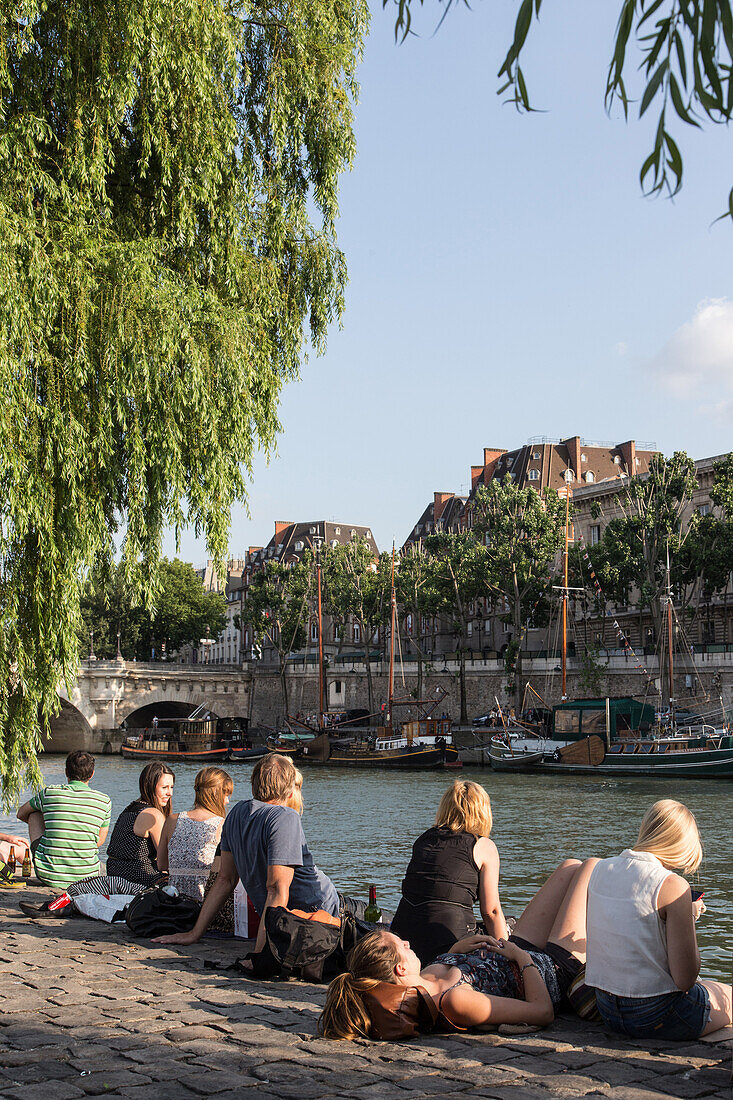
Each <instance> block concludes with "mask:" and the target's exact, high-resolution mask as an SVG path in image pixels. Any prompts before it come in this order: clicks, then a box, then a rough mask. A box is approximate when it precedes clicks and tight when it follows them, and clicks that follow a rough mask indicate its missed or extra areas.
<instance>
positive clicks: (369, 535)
mask: <svg viewBox="0 0 733 1100" xmlns="http://www.w3.org/2000/svg"><path fill="white" fill-rule="evenodd" d="M366 537H367V538H368V539H370V538H371V537H372V533H371V531H367V533H366Z"/></svg>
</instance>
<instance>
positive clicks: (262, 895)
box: [221, 798, 339, 917]
mask: <svg viewBox="0 0 733 1100" xmlns="http://www.w3.org/2000/svg"><path fill="white" fill-rule="evenodd" d="M221 850H222V851H223V852H231V854H232V856H233V857H234V862H235V864H236V867H237V872H238V874H239V877H240V879H241V880H242V885H243V886H244V888H245V890H246V891H247V894H248V895H249V897H250V898H251V899H252V904H253V905H254V907H255V909H256V910H257V912H258V913H261V912H262V910H263V909H264V907H265V901H266V899H267V868H268V867H271V866H274V865H278V866H281V867H292V868H293V881H292V882H291V884H290V896H289V899H288V906H289V908H290V909H303V910H304V911H305V912H307V913H311V912H314V911H315V910H316V909H325V911H326V912H327V913H331V914H332V916H334V917H337V916H338V914H339V899H338V894H337V893H336V887H335V886H334V884H333V883H332V882H331V880H330V878H328V876H327V875H324V873H323V871H319V870H318V868H317V867H316V865H315V863H314V862H313V856H312V855H311V854H310V851H309V850H308V845H307V844H306V842H305V835H304V833H303V826H302V824H301V821H300V815H299V814H298V813H297V812H296V811H295V810H291V809H290V807H289V806H273V805H271V804H270V803H269V802H258V801H257V799H256V798H250V799H248V801H246V802H238V803H237V805H236V806H234V808H233V809H231V810H230V811H229V813H228V814H227V816H226V818H225V820H224V826H223V828H222V831H221Z"/></svg>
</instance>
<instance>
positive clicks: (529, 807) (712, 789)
mask: <svg viewBox="0 0 733 1100" xmlns="http://www.w3.org/2000/svg"><path fill="white" fill-rule="evenodd" d="M63 762H64V758H63V757H60V756H47V757H44V758H43V771H44V776H45V779H46V781H47V782H49V783H53V782H63ZM174 770H175V772H176V790H175V795H174V807H175V808H176V809H187V808H189V807H190V806H191V803H192V794H193V777H194V775H195V774H196V771H197V770H198V769H197V767H196V766H194V765H192V764H184V765H176V766H175V768H174ZM229 770H230V772H231V775H232V778H233V779H234V794H233V796H232V802H236V801H238V800H239V799H243V798H249V797H250V795H251V791H250V784H249V777H250V772H251V770H252V769H251V765H247V764H234V765H230V766H229ZM456 774H459V775H461V776H463V777H465V778H470V779H475V780H476V782H478V783H482V784H483V785H484V786H485V787H486V789H487V790H488V791H489V794H490V796H491V803H492V809H493V814H494V831H493V833H492V836H493V839H494V840H495V841H496V844H497V846H498V848H499V854H500V856H501V878H500V888H501V898H502V904H503V907H504V911H505V913H507V915H510V914H515V915H518V914H519V913H520V912H521V911H522V908H523V907H524V905H525V904H526V902H527V901H528V900H529V898H530V897H531V896H532V894H533V893H534V891H535V890H536V889H537V887H538V886H539V885H540V884H541V883H542V882H543V880H544V879H545V877H546V876H547V875H548V874H549V872H550V871H551V870H552V869H553V867H554V866H556V864H557V863H558V862H559V861H560V860H561V859H563V858H564V857H566V856H575V857H577V858H581V859H582V858H584V857H586V856H591V855H596V856H607V855H612V854H613V853H615V852H618V851H621V850H622V849H623V848H625V847H628V846H630V845H631V844H633V841H634V840H635V839H636V835H637V831H638V827H639V822H640V820H641V817H642V815H643V813H644V811H645V810H646V809H647V807H648V806H650V805H651V803H652V802H654V801H656V800H657V799H658V798H677V799H679V800H680V801H682V802H685V803H686V805H688V806H689V807H690V809H691V810H692V811H693V813H694V814H695V816H696V818H697V821H698V825H699V827H700V832H701V835H702V839H703V844H704V847H705V859H704V862H703V864H702V867H701V868H700V871H699V874H698V876H697V877H698V880H699V883H700V885H701V886H702V887H703V888H704V890H705V903H706V905H707V912H706V913H705V914H703V916H702V918H701V920H700V923H699V924H698V939H699V942H700V948H701V952H702V957H703V970H702V975H703V977H705V976H707V977H717V978H724V979H726V980H728V981H730V976H731V944H733V861H732V860H731V846H732V843H733V838H732V836H731V821H732V820H733V784H731V783H730V782H727V781H720V782H715V781H711V780H687V781H680V780H674V779H670V780H668V781H666V782H665V781H658V780H657V781H653V780H651V779H643V778H639V779H616V780H611V779H605V778H603V779H602V778H600V777H599V778H597V779H596V778H594V777H581V776H574V777H569V776H566V777H560V776H521V775H507V774H496V773H494V772H492V771H491V770H490V769H482V768H471V767H467V768H465V769H463V771H462V772H460V773H453V774H452V775H450V776H448V775H446V774H443V773H440V772H425V773H422V774H420V773H412V774H410V773H399V772H390V771H383V772H376V771H375V772H371V771H364V772H360V771H352V770H349V769H343V770H342V769H333V770H332V769H328V768H310V769H308V768H306V769H304V775H305V782H304V787H303V795H304V799H305V812H304V815H303V824H304V828H305V833H306V836H307V838H308V844H309V846H310V849H311V851H312V852H313V855H314V858H315V860H316V863H317V864H318V865H319V867H321V868H322V869H323V870H324V871H325V872H326V873H327V874H329V875H330V876H331V878H332V879H333V880H334V882H335V883H336V885H337V886H338V888H339V889H341V890H343V891H344V893H349V894H354V895H357V896H361V897H365V896H366V891H367V887H368V885H369V883H371V882H374V883H376V885H377V892H378V898H379V900H380V901H381V902H382V903H383V904H385V905H387V906H388V907H392V908H393V907H394V906H395V905H396V904H397V901H398V900H399V888H400V881H401V879H402V875H403V873H404V870H405V867H406V866H407V861H408V859H409V856H410V848H411V845H412V842H413V840H414V839H415V837H416V836H418V835H419V834H420V833H421V832H422V831H423V830H425V829H426V828H428V827H429V826H430V825H431V824H432V822H433V818H434V815H435V810H436V808H437V805H438V802H439V800H440V797H441V795H442V793H443V791H444V790H445V788H446V786H447V785H448V783H449V782H450V781H452V779H453V778H454V776H455V775H456ZM137 776H138V767H137V765H136V764H133V763H130V762H128V761H124V760H122V759H121V758H120V757H110V756H100V757H98V758H97V772H96V775H95V777H94V781H93V785H94V786H95V787H98V788H99V789H101V790H103V791H106V792H107V793H108V794H109V795H110V797H111V799H112V806H113V819H112V820H113V821H114V818H115V816H116V815H117V814H118V813H119V811H120V810H121V809H123V807H124V806H125V805H126V804H127V803H128V802H129V801H130V800H131V799H132V798H133V797H134V796H135V795H136V793H137ZM8 829H11V830H12V831H14V832H18V833H23V832H24V826H21V825H20V823H19V822H16V821H15V820H14V819H12V818H10V817H3V816H2V815H0V830H3V831H7V830H8Z"/></svg>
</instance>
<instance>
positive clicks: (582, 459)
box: [580, 455, 588, 462]
mask: <svg viewBox="0 0 733 1100" xmlns="http://www.w3.org/2000/svg"><path fill="white" fill-rule="evenodd" d="M580 461H581V462H587V461H588V459H587V458H586V457H585V455H581V456H580Z"/></svg>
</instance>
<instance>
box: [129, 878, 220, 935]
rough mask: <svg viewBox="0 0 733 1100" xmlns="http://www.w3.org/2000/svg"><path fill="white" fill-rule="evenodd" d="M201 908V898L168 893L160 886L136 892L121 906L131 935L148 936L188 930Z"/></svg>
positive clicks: (196, 918)
mask: <svg viewBox="0 0 733 1100" xmlns="http://www.w3.org/2000/svg"><path fill="white" fill-rule="evenodd" d="M200 912H201V902H200V901H199V900H198V899H197V898H191V897H189V896H188V895H187V894H175V895H171V894H168V893H166V891H165V890H164V889H163V888H162V887H161V886H151V887H150V889H149V890H146V891H145V893H143V894H138V896H137V897H136V898H133V900H132V901H131V902H130V904H129V905H128V906H127V908H126V909H125V921H126V922H127V927H128V928H129V929H130V931H131V932H132V933H133V935H135V936H144V937H145V938H146V939H151V938H152V937H153V936H167V935H169V934H173V933H175V932H190V931H191V929H192V928H193V926H194V924H195V923H196V921H197V920H198V916H199V913H200Z"/></svg>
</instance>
